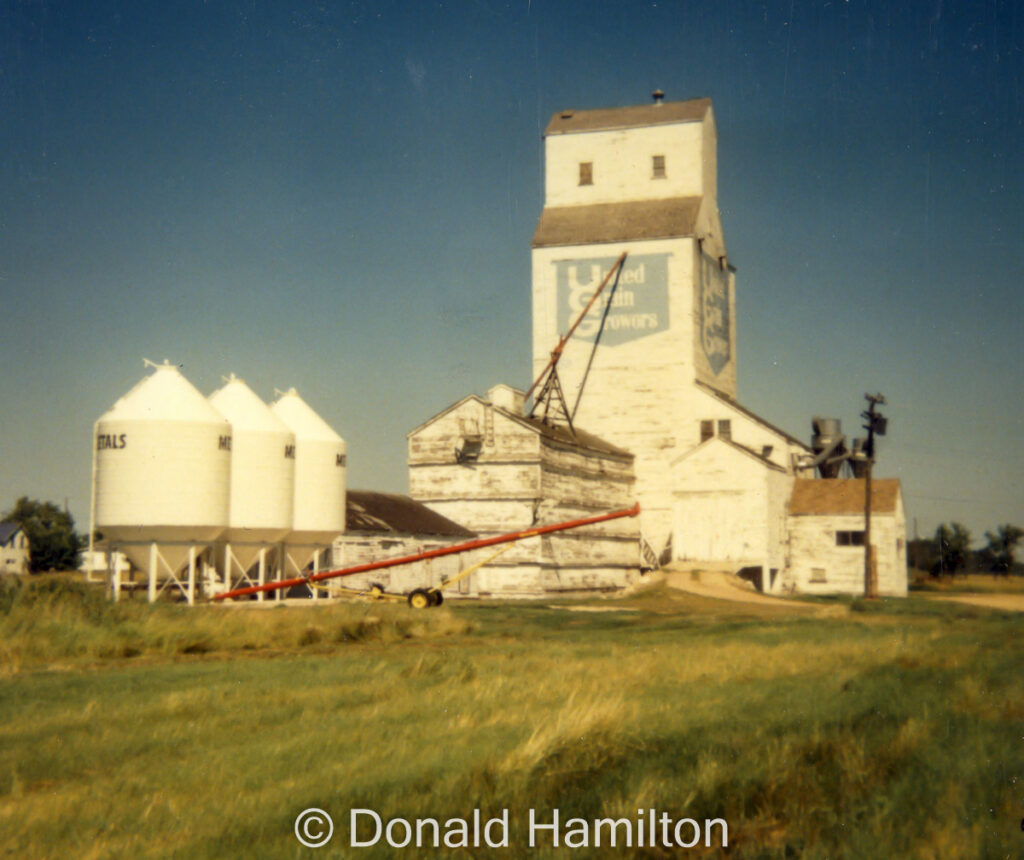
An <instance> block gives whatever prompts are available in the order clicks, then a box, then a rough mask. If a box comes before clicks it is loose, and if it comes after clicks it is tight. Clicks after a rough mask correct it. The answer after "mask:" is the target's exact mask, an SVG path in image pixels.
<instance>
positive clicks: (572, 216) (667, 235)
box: [533, 197, 701, 248]
mask: <svg viewBox="0 0 1024 860" xmlns="http://www.w3.org/2000/svg"><path fill="white" fill-rule="evenodd" d="M700 202H701V198H700V197H669V198H667V199H665V200H630V201H626V202H625V203H594V204H592V205H590V206H554V207H547V206H546V207H544V210H543V211H542V212H541V213H540V220H539V221H538V222H537V229H536V231H535V232H534V234H533V247H534V248H541V247H545V246H549V245H589V244H593V243H594V242H625V241H629V240H634V241H635V240H640V239H672V238H679V237H685V236H693V235H695V233H696V229H697V216H698V213H699V212H700Z"/></svg>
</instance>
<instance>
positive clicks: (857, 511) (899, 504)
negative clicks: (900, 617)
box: [782, 478, 907, 597]
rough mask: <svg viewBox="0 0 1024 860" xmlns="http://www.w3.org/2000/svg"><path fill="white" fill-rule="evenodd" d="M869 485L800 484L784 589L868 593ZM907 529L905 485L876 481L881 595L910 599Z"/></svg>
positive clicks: (874, 538)
mask: <svg viewBox="0 0 1024 860" xmlns="http://www.w3.org/2000/svg"><path fill="white" fill-rule="evenodd" d="M864 491H865V487H864V480H863V479H849V480H797V481H796V482H794V484H793V494H792V496H791V498H790V504H789V513H788V518H787V523H788V531H789V564H788V566H787V570H786V572H785V575H784V578H783V583H782V587H783V588H787V589H792V590H795V591H799V592H803V593H805V594H863V593H864ZM906 534H907V524H906V516H905V514H904V509H903V494H902V492H901V489H900V482H899V481H898V480H896V479H895V478H880V479H876V480H874V481H872V482H871V545H872V547H874V555H875V559H876V564H877V566H878V592H879V594H882V595H888V596H892V597H905V596H906V594H907V563H906V549H905V547H906Z"/></svg>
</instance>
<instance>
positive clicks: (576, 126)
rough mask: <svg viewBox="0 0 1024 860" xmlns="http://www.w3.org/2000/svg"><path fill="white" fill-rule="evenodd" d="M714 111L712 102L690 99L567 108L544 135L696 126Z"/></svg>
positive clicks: (556, 115)
mask: <svg viewBox="0 0 1024 860" xmlns="http://www.w3.org/2000/svg"><path fill="white" fill-rule="evenodd" d="M710 107H711V99H706V98H704V99H689V100H687V101H682V102H662V103H661V104H655V103H652V104H645V105H630V106H628V107H618V108H599V109H597V110H575V109H574V108H567V109H566V110H562V111H559V112H558V113H556V114H555V115H554V116H553V117H551V122H549V123H548V127H547V128H546V129H544V134H545V136H546V135H549V134H571V133H573V132H583V131H604V130H608V129H614V128H633V127H635V126H644V125H664V124H666V123H674V122H696V121H697V120H701V119H703V118H704V114H706V113H707V112H708V109H709V108H710Z"/></svg>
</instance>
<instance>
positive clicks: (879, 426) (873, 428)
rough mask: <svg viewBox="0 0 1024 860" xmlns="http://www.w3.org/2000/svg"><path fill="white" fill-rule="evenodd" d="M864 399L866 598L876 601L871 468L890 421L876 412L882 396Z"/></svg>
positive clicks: (876, 583) (871, 395)
mask: <svg viewBox="0 0 1024 860" xmlns="http://www.w3.org/2000/svg"><path fill="white" fill-rule="evenodd" d="M864 399H865V400H867V402H868V408H867V411H866V412H861V413H860V414H861V417H862V418H866V419H867V422H868V423H867V424H864V425H863V427H864V429H865V430H867V431H868V441H867V444H866V445H865V446H864V449H865V453H866V454H867V458H868V462H867V468H866V469H865V471H864V478H865V480H864V597H865V598H866V599H867V600H874V599H876V598H877V597H878V568H877V566H876V565H875V559H874V553H872V551H871V468H872V467H873V466H874V465H875V434H876V433H877V434H878V435H879V436H884V435H885V431H886V426H887V424H888V419H887V418H886V417H885V416H884V415H881V414H880V413H878V412H876V411H875V407H876V406H878V404H882V405H884V404H885V398H884V397H883V396H882V395H881V394H865V395H864Z"/></svg>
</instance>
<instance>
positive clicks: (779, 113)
mask: <svg viewBox="0 0 1024 860" xmlns="http://www.w3.org/2000/svg"><path fill="white" fill-rule="evenodd" d="M656 87H660V88H662V89H663V90H665V92H666V94H667V99H668V100H678V99H686V98H694V97H699V96H709V97H711V98H712V99H713V101H714V109H715V115H716V120H717V125H718V133H719V151H718V169H719V205H720V208H721V211H722V220H723V227H724V232H725V239H726V243H727V246H728V250H729V257H730V260H731V262H733V263H734V264H735V265H736V266H737V268H738V273H737V315H738V335H737V341H738V343H737V347H738V349H737V351H738V358H739V365H738V369H739V394H740V401H741V402H742V403H743V404H744V405H745V406H747V407H749V408H751V409H753V410H754V411H755V412H758V413H759V414H761V415H762V416H764V417H765V418H766V419H768V420H769V421H771V422H773V423H775V424H778V425H780V426H781V427H783V428H785V429H787V430H788V431H790V432H791V433H793V434H794V435H797V436H800V437H801V438H804V439H808V438H809V436H810V418H811V416H812V415H815V414H821V415H828V416H835V417H838V418H840V419H842V421H843V429H844V431H845V432H846V433H847V435H848V436H852V435H855V434H859V432H860V430H859V424H860V419H859V417H858V414H859V412H860V410H861V409H862V408H863V395H864V393H865V392H867V391H871V392H875V391H880V392H882V393H884V394H885V395H886V397H887V398H888V401H889V405H888V406H887V407H886V408H885V409H884V410H883V411H884V412H885V413H886V414H887V415H888V416H889V418H890V434H889V435H888V436H887V437H885V438H884V439H882V440H880V445H879V462H878V466H877V467H876V474H879V475H887V476H897V477H899V478H901V479H902V480H903V487H904V494H905V499H906V502H907V515H908V530H909V531H910V532H911V536H912V534H913V524H914V521H915V519H916V520H917V523H918V528H919V531H920V533H921V534H922V535H924V534H930V533H931V532H933V531H934V529H935V527H936V525H937V524H938V523H939V522H942V521H950V520H959V521H961V522H963V523H964V524H966V525H967V526H968V527H969V528H970V529H971V530H972V532H973V533H974V535H975V537H976V538H980V537H981V536H982V534H983V532H984V531H985V530H986V529H992V528H993V527H994V526H995V525H997V524H999V523H1002V522H1006V521H1010V522H1013V523H1016V524H1019V525H1024V466H1022V463H1024V457H1022V454H1021V445H1022V443H1024V391H1022V388H1024V385H1022V379H1024V290H1022V287H1024V8H1022V7H1021V5H1020V3H1019V2H1016V0H994V2H984V3H983V2H964V0H959V2H957V0H954V2H950V0H934V2H915V3H906V4H901V3H892V2H891V0H849V2H843V0H838V1H837V0H833V2H800V0H786V2H774V0H772V2H737V0H688V2H682V0H677V2H657V3H652V2H628V0H616V2H600V0H595V2H586V3H581V2H553V0H515V2H497V0H463V2H455V0H451V2H444V3H438V2H426V0H423V2H415V3H410V2H405V0H402V2H388V0H376V2H370V0H365V2H363V0H360V1H359V2H308V0H288V2H276V3H275V2H255V0H246V2H241V0H214V2H189V0H180V2H173V3H166V2H150V0H132V2H127V0H107V2H104V0H93V2H89V3H79V4H75V3H60V2H15V0H0V110H2V122H0V296H2V299H3V312H2V329H0V331H2V334H0V359H2V362H3V364H2V366H3V373H2V377H0V410H2V411H0V443H2V460H0V508H3V509H7V508H9V507H10V506H11V505H12V504H13V503H14V500H15V499H16V497H17V496H19V495H30V496H33V497H36V498H42V499H52V500H54V501H57V502H63V501H64V500H65V499H67V501H68V503H69V505H70V507H71V511H72V513H73V514H74V516H75V518H76V520H77V521H78V523H79V525H80V527H81V528H82V529H83V531H84V530H85V529H86V527H87V523H88V514H89V480H90V462H91V459H90V458H91V454H90V451H91V445H92V440H91V432H92V424H93V422H94V421H95V420H96V419H97V418H99V417H100V415H102V414H103V413H104V412H105V411H106V410H107V409H108V408H110V406H112V405H113V403H114V401H115V400H117V398H118V397H120V396H121V395H122V394H124V393H125V392H127V390H128V389H129V388H130V387H131V386H132V385H133V384H135V382H137V381H138V380H139V379H141V378H142V377H143V376H144V375H145V373H146V370H145V368H144V367H143V363H142V359H143V357H146V358H150V359H153V360H156V361H160V360H162V359H164V358H169V359H170V360H171V361H173V362H175V363H178V364H180V365H182V369H183V372H184V373H185V375H186V376H187V377H188V378H189V379H190V380H191V381H192V382H193V383H194V384H195V385H196V386H197V387H198V388H199V389H200V390H201V391H202V392H203V393H204V394H209V393H210V392H211V391H213V390H214V389H215V388H217V387H219V385H220V384H221V376H222V375H225V374H228V373H230V372H235V373H237V374H238V375H239V376H240V377H242V378H243V379H245V380H246V381H247V382H248V383H249V384H250V385H251V386H252V388H253V389H254V390H255V391H256V392H257V393H258V394H259V395H260V396H262V397H263V398H264V399H265V400H268V401H269V400H271V399H273V392H274V388H275V387H276V388H282V389H283V388H288V387H290V386H296V387H297V388H298V390H299V392H300V393H301V394H302V395H303V396H304V397H305V398H306V400H307V401H308V402H309V403H310V405H311V406H312V407H313V408H314V409H316V410H317V411H318V412H319V413H320V414H321V415H322V416H323V417H324V418H325V419H326V420H327V421H328V422H329V423H330V424H331V425H332V426H334V427H335V429H337V430H338V432H339V433H341V435H342V436H344V437H345V439H346V440H347V441H348V445H349V464H350V471H349V485H350V486H352V487H358V488H367V489H378V490H384V491H393V492H403V491H405V490H406V489H407V477H406V467H405V455H406V448H405V444H406V443H405V434H406V433H407V432H408V431H409V430H411V429H413V428H414V427H416V426H417V425H419V424H420V423H422V422H423V421H425V420H426V419H427V418H429V417H431V416H432V415H434V414H436V413H437V412H439V411H441V410H442V409H443V408H445V407H446V406H448V405H449V404H450V403H452V402H454V401H455V400H457V399H459V398H461V397H463V396H464V395H466V394H468V393H471V392H477V393H483V392H484V391H485V390H486V389H487V388H489V387H490V386H491V385H493V384H494V383H496V382H507V383H510V384H513V385H517V386H520V387H526V386H527V385H528V384H529V382H530V381H531V380H530V378H529V377H530V352H531V350H530V336H531V328H530V238H531V235H532V233H533V229H534V227H535V226H536V221H537V218H538V216H539V214H540V210H541V205H542V188H543V175H542V168H543V161H542V156H543V152H542V141H541V134H542V131H543V128H544V126H545V125H546V123H547V121H548V119H549V117H550V116H551V114H552V113H554V112H555V111H556V110H561V109H563V108H566V107H574V108H578V109H585V108H597V107H611V106H619V105H627V104H637V103H646V102H647V101H648V100H649V99H650V93H651V91H652V90H653V89H655V88H656Z"/></svg>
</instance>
